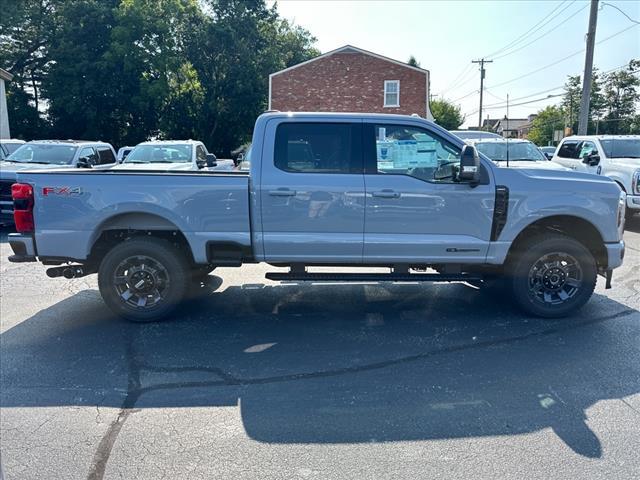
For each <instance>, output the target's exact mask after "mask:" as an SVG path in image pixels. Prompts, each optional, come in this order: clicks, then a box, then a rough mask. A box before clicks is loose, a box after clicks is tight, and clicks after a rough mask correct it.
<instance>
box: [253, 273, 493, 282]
mask: <svg viewBox="0 0 640 480" xmlns="http://www.w3.org/2000/svg"><path fill="white" fill-rule="evenodd" d="M265 277H266V278H268V279H269V280H277V281H281V282H282V281H285V282H286V281H297V282H465V281H468V280H482V276H481V275H473V274H467V273H443V274H440V273H321V272H318V273H316V272H295V273H291V272H269V273H267V274H266V275H265Z"/></svg>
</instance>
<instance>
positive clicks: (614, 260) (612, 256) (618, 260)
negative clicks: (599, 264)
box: [604, 240, 624, 270]
mask: <svg viewBox="0 0 640 480" xmlns="http://www.w3.org/2000/svg"><path fill="white" fill-rule="evenodd" d="M604 248H605V249H606V251H607V269H608V270H612V269H614V268H618V267H619V266H620V265H622V260H623V259H624V242H623V241H622V240H620V241H619V242H615V243H605V244H604Z"/></svg>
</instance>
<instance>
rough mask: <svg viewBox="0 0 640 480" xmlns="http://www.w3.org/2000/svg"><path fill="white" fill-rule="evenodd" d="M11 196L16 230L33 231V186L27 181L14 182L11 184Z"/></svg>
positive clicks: (22, 231)
mask: <svg viewBox="0 0 640 480" xmlns="http://www.w3.org/2000/svg"><path fill="white" fill-rule="evenodd" d="M11 196H12V197H13V220H14V221H15V224H16V230H17V231H18V232H20V233H31V232H33V231H34V229H35V228H34V223H33V187H32V186H31V185H29V184H27V183H14V184H13V185H11Z"/></svg>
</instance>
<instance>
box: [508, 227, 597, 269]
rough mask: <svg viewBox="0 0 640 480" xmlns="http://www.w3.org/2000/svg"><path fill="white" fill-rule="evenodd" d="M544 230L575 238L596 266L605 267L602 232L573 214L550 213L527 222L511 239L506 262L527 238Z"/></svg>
mask: <svg viewBox="0 0 640 480" xmlns="http://www.w3.org/2000/svg"><path fill="white" fill-rule="evenodd" d="M546 232H549V233H559V234H562V235H565V236H567V237H569V238H572V239H574V240H576V241H577V242H579V243H581V244H582V245H584V246H585V247H586V248H587V249H588V250H589V251H590V252H591V254H592V255H593V258H594V259H595V260H596V263H597V265H598V267H600V268H606V266H607V251H606V248H605V245H604V239H603V237H602V234H601V233H600V231H599V230H598V228H597V227H596V226H595V225H594V224H593V223H591V222H590V221H589V220H586V219H584V218H581V217H577V216H574V215H552V216H548V217H544V218H540V219H537V220H535V221H533V222H531V223H529V224H528V225H527V226H526V227H524V228H523V229H522V230H521V231H520V233H518V235H517V236H516V238H515V239H514V240H513V242H512V244H511V247H510V248H509V251H508V253H507V262H508V261H509V259H510V257H512V256H513V255H514V254H515V253H517V252H518V251H519V250H520V248H521V247H522V246H523V245H525V244H526V243H527V241H528V240H529V239H531V238H532V237H533V236H537V235H544V234H545V233H546Z"/></svg>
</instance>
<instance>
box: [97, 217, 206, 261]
mask: <svg viewBox="0 0 640 480" xmlns="http://www.w3.org/2000/svg"><path fill="white" fill-rule="evenodd" d="M140 236H151V237H154V238H160V239H163V240H166V241H168V242H169V243H171V244H173V245H174V246H176V247H177V248H180V249H181V250H183V251H184V252H185V253H186V255H187V258H189V259H190V260H191V261H192V262H193V247H192V245H191V244H190V242H189V240H188V239H187V237H186V235H185V234H184V232H183V231H182V230H181V229H180V228H179V227H178V226H177V225H176V224H175V223H174V222H172V221H171V220H169V219H167V218H166V217H163V216H162V215H158V214H155V213H147V212H125V213H119V214H116V215H112V216H110V217H108V218H106V219H105V220H104V221H103V222H102V223H100V225H99V226H98V227H97V228H96V229H95V231H94V233H93V235H92V237H91V240H90V245H91V248H90V253H89V258H90V259H91V260H92V261H94V262H99V261H100V260H101V259H102V257H103V256H104V255H105V254H106V252H107V251H109V250H110V249H111V248H112V247H113V246H114V245H115V244H117V243H119V242H122V241H126V240H127V239H129V238H134V237H140Z"/></svg>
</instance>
